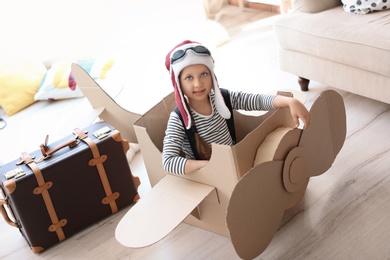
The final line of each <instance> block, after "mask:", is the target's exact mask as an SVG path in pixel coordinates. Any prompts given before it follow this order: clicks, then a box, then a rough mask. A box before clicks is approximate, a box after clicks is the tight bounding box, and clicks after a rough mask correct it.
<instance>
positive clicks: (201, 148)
mask: <svg viewBox="0 0 390 260" xmlns="http://www.w3.org/2000/svg"><path fill="white" fill-rule="evenodd" d="M195 142H196V150H197V152H198V155H199V157H200V158H201V159H202V160H210V157H211V150H212V149H211V145H209V144H208V143H206V142H205V141H204V140H203V139H202V137H200V136H199V134H198V133H195Z"/></svg>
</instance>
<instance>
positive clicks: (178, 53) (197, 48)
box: [171, 45, 211, 64]
mask: <svg viewBox="0 0 390 260" xmlns="http://www.w3.org/2000/svg"><path fill="white" fill-rule="evenodd" d="M188 50H193V51H194V52H195V53H196V54H200V55H211V53H210V51H209V50H208V49H207V48H206V47H204V46H202V45H198V46H195V47H190V48H187V49H184V50H177V51H175V52H174V53H173V55H172V57H171V64H173V63H175V62H176V61H178V60H180V59H182V58H183V57H184V56H185V55H186V52H187V51H188Z"/></svg>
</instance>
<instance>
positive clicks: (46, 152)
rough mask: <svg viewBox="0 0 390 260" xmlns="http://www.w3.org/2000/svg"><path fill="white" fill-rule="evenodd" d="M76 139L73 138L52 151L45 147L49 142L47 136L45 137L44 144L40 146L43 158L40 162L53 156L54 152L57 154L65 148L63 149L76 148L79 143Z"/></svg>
mask: <svg viewBox="0 0 390 260" xmlns="http://www.w3.org/2000/svg"><path fill="white" fill-rule="evenodd" d="M77 138H78V137H77V136H75V137H74V138H72V139H70V140H68V141H66V142H64V143H62V144H59V145H57V146H56V147H54V148H52V149H49V147H48V146H47V143H48V141H49V136H48V135H47V136H46V139H45V143H44V144H41V145H40V147H41V152H42V156H43V158H41V160H45V159H46V158H49V157H50V156H51V155H52V154H54V153H55V152H58V151H59V150H61V149H63V148H65V147H70V148H73V147H75V146H77V145H78V144H79V142H80V141H79V140H78V139H77Z"/></svg>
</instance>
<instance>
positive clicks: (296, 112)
mask: <svg viewBox="0 0 390 260" xmlns="http://www.w3.org/2000/svg"><path fill="white" fill-rule="evenodd" d="M273 106H274V107H275V108H281V107H289V108H290V111H291V116H292V118H293V120H294V124H295V127H298V126H299V119H301V120H302V122H303V124H304V126H303V129H304V130H306V129H308V128H309V126H310V113H309V111H308V110H307V109H306V107H305V106H304V105H303V104H302V103H301V102H300V101H299V100H297V99H295V98H290V97H284V96H276V97H275V98H274V101H273Z"/></svg>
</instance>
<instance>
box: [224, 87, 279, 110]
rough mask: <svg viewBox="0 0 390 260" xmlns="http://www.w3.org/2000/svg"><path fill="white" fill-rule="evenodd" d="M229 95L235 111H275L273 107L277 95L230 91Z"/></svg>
mask: <svg viewBox="0 0 390 260" xmlns="http://www.w3.org/2000/svg"><path fill="white" fill-rule="evenodd" d="M229 93H230V102H231V104H232V107H233V109H237V110H239V109H241V110H246V111H254V110H262V111H268V110H273V109H275V108H274V106H273V105H272V102H273V100H274V98H275V97H276V96H275V95H265V94H251V93H245V92H242V91H229Z"/></svg>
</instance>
